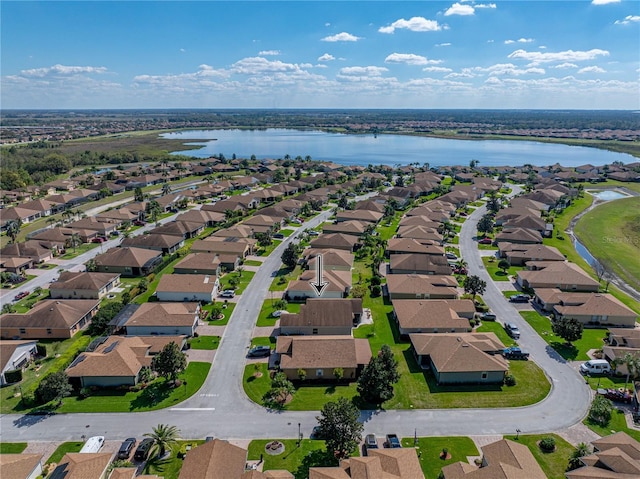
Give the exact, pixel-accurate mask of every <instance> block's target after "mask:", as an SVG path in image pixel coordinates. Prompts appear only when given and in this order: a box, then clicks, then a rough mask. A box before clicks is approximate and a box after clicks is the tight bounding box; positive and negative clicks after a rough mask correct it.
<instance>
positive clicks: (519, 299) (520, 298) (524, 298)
mask: <svg viewBox="0 0 640 479" xmlns="http://www.w3.org/2000/svg"><path fill="white" fill-rule="evenodd" d="M509 301H511V302H512V303H528V302H529V296H528V295H526V294H516V295H514V296H511V297H510V298H509Z"/></svg>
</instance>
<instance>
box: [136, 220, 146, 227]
mask: <svg viewBox="0 0 640 479" xmlns="http://www.w3.org/2000/svg"><path fill="white" fill-rule="evenodd" d="M146 224H147V222H146V221H142V220H135V221H134V222H133V225H134V226H144V225H146Z"/></svg>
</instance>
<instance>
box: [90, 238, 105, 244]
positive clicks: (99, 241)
mask: <svg viewBox="0 0 640 479" xmlns="http://www.w3.org/2000/svg"><path fill="white" fill-rule="evenodd" d="M105 241H107V238H93V239H92V240H91V242H92V243H104V242H105Z"/></svg>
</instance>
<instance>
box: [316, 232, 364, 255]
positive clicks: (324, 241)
mask: <svg viewBox="0 0 640 479" xmlns="http://www.w3.org/2000/svg"><path fill="white" fill-rule="evenodd" d="M359 242H360V239H359V238H358V237H357V236H354V235H347V234H342V233H335V234H324V233H323V234H321V235H320V236H318V237H317V238H316V239H314V240H313V241H311V243H310V246H311V247H312V248H316V249H327V248H332V249H340V250H345V251H355V249H356V245H358V244H359Z"/></svg>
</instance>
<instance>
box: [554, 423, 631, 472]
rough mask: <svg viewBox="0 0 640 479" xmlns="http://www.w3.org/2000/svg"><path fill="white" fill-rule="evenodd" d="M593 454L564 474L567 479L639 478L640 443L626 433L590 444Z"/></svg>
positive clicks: (581, 459)
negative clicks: (579, 465)
mask: <svg viewBox="0 0 640 479" xmlns="http://www.w3.org/2000/svg"><path fill="white" fill-rule="evenodd" d="M591 445H592V446H593V453H592V454H589V455H587V456H582V457H581V458H580V462H581V463H582V464H584V465H583V466H582V467H580V468H578V469H574V470H573V471H569V472H566V473H565V476H566V477H567V479H631V478H636V477H640V442H638V441H636V440H635V439H634V438H632V437H631V436H629V435H628V434H627V433H626V432H622V431H621V432H616V433H615V434H611V435H609V436H605V437H601V438H600V439H596V440H595V441H592V442H591Z"/></svg>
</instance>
